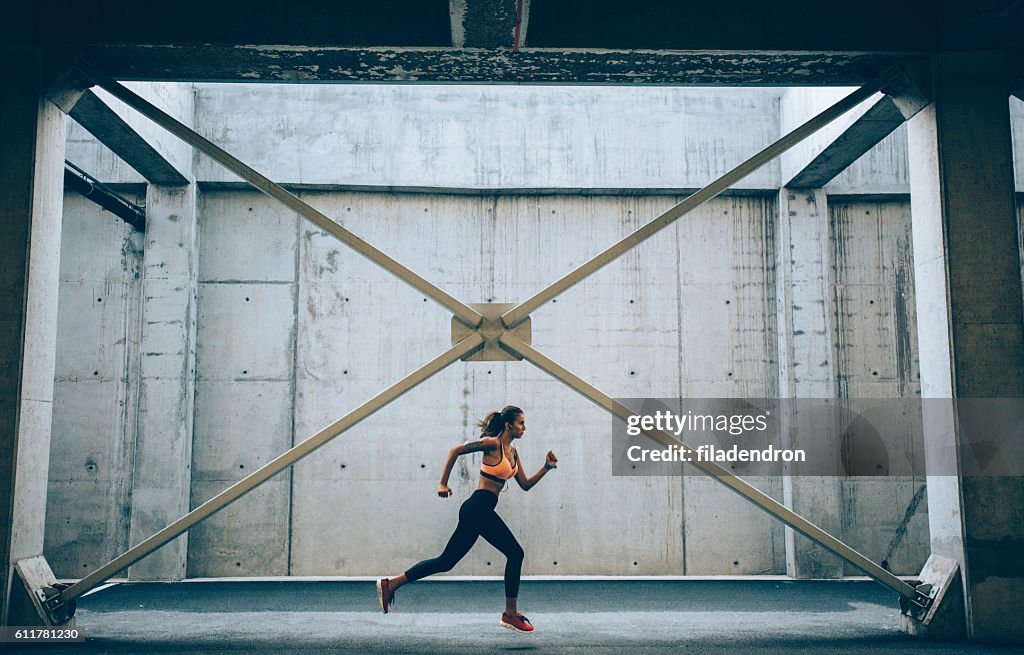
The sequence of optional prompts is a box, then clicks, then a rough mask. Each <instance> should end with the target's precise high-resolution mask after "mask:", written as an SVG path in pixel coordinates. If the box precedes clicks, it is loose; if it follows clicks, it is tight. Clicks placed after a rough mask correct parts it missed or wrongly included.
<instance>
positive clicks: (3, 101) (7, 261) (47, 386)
mask: <svg viewBox="0 0 1024 655" xmlns="http://www.w3.org/2000/svg"><path fill="white" fill-rule="evenodd" d="M0 62H3V63H2V64H0V69H2V71H3V80H4V84H3V95H2V96H0V143H2V144H3V146H2V147H0V198H2V199H3V200H2V202H0V243H3V248H0V539H2V541H0V553H2V558H3V563H2V565H3V577H2V582H0V585H2V589H0V591H2V595H0V602H2V606H0V618H2V620H3V623H4V624H6V622H7V611H8V609H9V606H10V604H9V601H10V598H9V594H10V591H11V572H12V566H13V564H14V562H16V561H18V560H20V559H24V558H27V557H33V556H37V555H42V552H43V533H44V529H45V523H46V522H45V518H46V484H47V473H48V470H49V456H50V417H51V414H52V409H53V372H54V365H55V360H56V347H57V344H56V340H57V291H58V285H59V277H60V275H59V274H60V232H61V211H62V208H63V202H64V182H63V179H64V178H63V174H64V173H63V170H64V138H65V121H66V119H67V116H66V115H65V114H64V113H63V111H61V109H60V108H58V107H57V106H56V105H54V104H53V103H52V102H50V101H49V100H47V99H45V98H43V97H42V96H41V93H40V91H41V89H40V86H39V75H38V74H37V69H38V67H37V65H36V56H35V54H34V53H32V52H25V51H21V50H13V51H12V50H10V49H7V48H5V49H3V51H0Z"/></svg>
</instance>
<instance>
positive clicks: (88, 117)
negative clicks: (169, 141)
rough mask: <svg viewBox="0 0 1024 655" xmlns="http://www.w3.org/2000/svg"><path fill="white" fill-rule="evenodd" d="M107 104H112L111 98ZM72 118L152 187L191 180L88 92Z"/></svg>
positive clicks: (107, 106) (73, 111) (84, 94)
mask: <svg viewBox="0 0 1024 655" xmlns="http://www.w3.org/2000/svg"><path fill="white" fill-rule="evenodd" d="M107 99H108V100H113V99H112V98H111V97H110V96H109V94H108V96H107ZM71 117H72V118H74V119H75V121H76V122H77V123H78V124H79V125H83V126H85V128H86V129H88V130H89V132H91V133H92V134H93V135H94V136H96V138H97V139H99V140H100V142H102V143H103V144H104V145H106V146H107V147H108V148H111V149H112V150H113V151H114V152H115V153H116V154H117V156H118V157H120V158H121V159H123V160H124V161H125V162H127V163H128V165H129V166H131V167H132V168H134V169H135V170H136V171H138V172H139V173H141V174H142V176H143V177H145V178H146V180H148V181H149V182H151V183H153V184H184V183H186V182H187V181H188V180H187V179H186V178H185V176H184V175H182V173H181V171H179V170H178V169H176V168H175V167H174V165H173V164H171V162H169V161H168V160H167V158H166V157H165V156H164V155H163V154H162V153H160V152H159V151H158V150H157V149H156V148H154V147H153V145H151V144H150V143H149V142H148V141H147V140H146V139H145V138H144V137H143V136H142V135H141V134H140V133H139V131H138V129H141V126H137V127H136V128H133V127H132V126H131V125H129V124H128V123H127V121H125V120H124V119H123V118H122V117H121V116H119V115H118V114H117V112H115V111H114V109H113V108H111V107H110V105H108V104H107V103H106V102H104V101H103V100H101V99H100V98H99V96H97V95H96V93H94V92H93V91H86V92H85V93H83V94H82V97H81V98H79V100H78V102H76V103H75V106H74V108H73V109H72V110H71Z"/></svg>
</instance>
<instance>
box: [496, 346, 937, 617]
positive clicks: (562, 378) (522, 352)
mask: <svg viewBox="0 0 1024 655" xmlns="http://www.w3.org/2000/svg"><path fill="white" fill-rule="evenodd" d="M499 342H500V343H501V346H502V347H503V348H505V349H506V350H508V351H509V352H510V353H512V354H513V355H515V356H516V357H521V358H523V359H525V360H527V361H528V362H530V363H531V364H533V365H534V366H536V367H537V368H539V369H540V370H542V371H544V372H545V373H547V374H548V375H550V376H551V377H553V378H555V379H556V380H558V381H559V382H562V383H563V384H565V385H566V386H568V387H569V388H571V389H572V390H573V391H575V392H576V393H578V394H580V395H581V396H583V397H584V398H586V399H587V400H589V401H591V402H593V403H594V404H596V405H598V406H599V407H602V408H603V409H605V410H607V411H608V412H610V413H611V414H613V415H614V416H617V417H618V418H620V419H622V420H623V421H628V420H629V418H630V417H631V416H635V415H636V412H634V411H633V410H631V409H629V408H628V407H626V406H625V405H623V404H622V403H620V402H618V401H616V400H615V399H614V398H612V397H611V396H609V395H608V394H606V393H604V392H603V391H601V390H600V389H598V388H597V387H595V386H594V385H592V384H590V383H588V382H587V381H585V380H584V379H583V378H581V377H579V376H578V375H576V374H575V373H573V372H571V371H569V370H568V369H566V368H565V367H563V366H561V365H559V364H558V363H557V362H555V361H554V360H552V359H550V358H548V357H546V356H545V355H544V354H543V353H542V352H540V351H539V350H537V349H536V348H534V347H533V346H531V345H529V344H528V343H526V342H525V341H523V340H521V339H519V338H517V337H515V336H514V335H512V334H511V333H509V332H505V333H504V334H502V335H501V337H500V339H499ZM643 432H644V433H645V434H647V435H648V436H650V437H651V438H652V439H654V440H655V441H657V442H658V443H660V444H662V445H664V446H668V447H675V446H681V447H683V448H686V449H688V450H692V449H691V448H690V447H689V446H687V445H686V444H685V443H683V442H682V441H679V440H678V439H676V438H675V437H673V436H671V435H669V434H668V433H667V432H663V431H661V430H643ZM689 463H690V464H693V466H696V467H697V468H698V469H700V471H701V472H703V473H705V474H707V475H709V476H711V477H713V478H715V479H717V480H718V481H719V482H721V483H722V484H724V485H725V486H727V487H729V488H730V489H732V490H733V491H735V492H736V493H738V494H739V495H741V496H743V497H744V498H745V499H747V500H749V501H750V502H752V503H754V504H755V505H757V506H758V507H759V508H761V509H762V510H764V511H766V512H768V513H769V514H771V515H772V516H774V517H775V518H777V519H779V520H780V521H782V522H783V523H785V524H786V525H788V526H789V527H791V528H793V529H794V530H796V531H797V532H800V533H801V534H803V535H805V536H807V537H808V538H809V539H811V540H813V541H816V542H818V543H819V544H821V545H822V546H824V547H825V548H827V549H828V550H830V551H832V552H833V553H835V554H836V555H838V556H839V557H841V558H843V559H844V560H846V561H848V562H850V563H851V564H853V565H854V566H856V567H857V568H859V569H861V570H862V571H864V572H865V573H867V574H868V575H869V576H871V577H872V578H874V579H875V580H877V581H878V582H880V583H882V584H883V585H885V586H886V587H889V588H890V589H892V590H893V591H895V592H896V593H898V594H900V596H903V597H905V598H907V599H908V600H910V601H912V602H914V603H917V604H922V603H924V604H926V603H927V602H928V601H929V600H930V599H929V598H928V597H927V596H923V595H922V594H920V593H919V592H918V591H917V589H915V588H914V587H913V586H911V585H909V584H907V583H906V582H904V581H902V580H900V579H899V578H898V577H896V576H895V575H893V574H892V573H890V572H889V571H886V570H885V569H883V568H882V567H881V566H879V565H878V564H876V563H874V562H873V561H871V560H870V559H868V558H867V557H865V556H864V555H862V554H861V553H859V552H857V551H856V550H854V549H853V548H851V547H850V546H848V545H846V544H845V543H843V542H842V541H840V540H838V539H836V538H835V537H833V536H832V535H831V534H829V533H827V532H825V531H824V530H822V529H821V528H819V527H818V526H816V525H815V524H813V523H811V522H810V521H809V520H807V519H806V518H804V517H803V516H800V515H799V514H797V513H796V512H794V511H793V510H791V509H789V508H788V507H786V506H785V505H783V504H782V503H780V502H779V501H777V500H775V499H774V498H772V497H771V496H769V495H768V494H766V493H764V492H763V491H761V490H760V489H758V488H757V487H755V486H753V485H751V484H750V483H748V482H746V481H745V480H743V479H742V478H739V477H737V476H736V475H733V474H732V473H731V472H729V471H728V470H727V469H724V468H722V467H721V466H719V465H718V464H715V463H714V462H705V461H701V460H694V461H692V462H689Z"/></svg>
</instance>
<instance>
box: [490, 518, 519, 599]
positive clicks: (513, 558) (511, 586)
mask: <svg viewBox="0 0 1024 655" xmlns="http://www.w3.org/2000/svg"><path fill="white" fill-rule="evenodd" d="M480 536H482V537H483V538H484V539H486V540H487V543H489V544H491V545H492V546H494V547H495V548H497V549H498V550H500V551H501V552H502V554H503V555H505V558H506V559H505V598H509V599H514V598H518V597H519V578H520V576H521V574H522V570H523V556H524V553H523V547H522V546H520V545H519V542H518V541H516V538H515V536H514V535H513V534H512V531H511V530H509V529H508V526H507V525H505V522H504V521H502V520H501V517H500V516H498V515H497V513H495V512H493V511H492V512H491V513H490V515H489V516H488V517H487V520H486V521H485V522H484V524H483V526H482V528H481V530H480ZM513 603H514V601H513ZM514 609H515V608H514V607H513V610H514Z"/></svg>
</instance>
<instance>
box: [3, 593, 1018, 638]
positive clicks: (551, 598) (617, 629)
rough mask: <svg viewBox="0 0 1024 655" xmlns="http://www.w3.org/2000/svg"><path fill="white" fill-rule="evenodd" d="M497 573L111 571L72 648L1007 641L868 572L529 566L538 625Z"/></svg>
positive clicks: (88, 605) (530, 606) (85, 602)
mask: <svg viewBox="0 0 1024 655" xmlns="http://www.w3.org/2000/svg"><path fill="white" fill-rule="evenodd" d="M503 595H504V594H503V591H502V586H501V583H500V581H491V580H486V581H479V580H473V581H444V580H428V581H423V582H420V583H418V584H415V585H410V586H408V587H405V588H403V589H401V590H400V591H399V593H398V596H397V604H396V606H395V608H394V609H393V611H392V613H390V614H388V615H383V614H381V613H380V611H379V610H378V609H377V605H376V603H377V599H376V594H375V591H374V587H373V583H372V582H352V581H329V582H310V581H280V582H277V581H274V582H252V581H248V582H235V581H210V582H186V583H169V584H159V583H140V584H121V585H116V586H113V587H110V588H107V589H103V590H101V591H99V592H98V593H95V594H92V595H89V596H86V597H84V598H82V599H81V600H80V603H79V608H78V613H77V615H76V618H77V620H78V625H79V627H80V628H82V629H84V631H85V633H86V643H85V644H74V645H36V646H32V647H25V648H23V649H21V650H18V651H10V652H31V653H43V652H63V653H68V652H74V653H129V652H131V653H145V654H146V655H159V654H162V653H186V652H187V653H243V652H244V653H274V654H275V655H287V654H290V653H313V652H317V653H321V652H330V653H359V654H364V653H374V652H381V653H494V652H502V651H535V652H543V653H587V654H591V653H669V652H679V651H684V650H685V651H686V652H689V653H725V652H729V653H733V652H753V653H786V654H787V655H793V654H794V653H820V652H825V651H826V650H829V651H839V652H847V653H879V652H899V653H901V655H911V654H913V653H997V652H998V653H1005V652H1024V648H998V647H991V646H981V645H975V644H969V643H931V642H924V641H919V640H917V639H915V638H912V637H908V636H906V635H904V634H903V633H902V632H900V630H899V613H898V610H897V603H896V597H895V594H893V593H892V592H890V591H889V590H887V589H885V588H884V587H882V586H881V585H878V584H877V583H875V582H872V581H849V580H847V581H790V580H764V581H761V580H757V581H751V580H729V579H725V580H685V579H684V580H642V581H637V580H622V581H597V580H581V581H550V580H526V581H524V582H523V587H522V591H521V593H520V600H521V606H520V610H521V611H523V613H524V614H526V615H527V616H528V617H530V619H531V621H532V622H533V624H534V626H536V628H537V630H536V632H534V633H533V634H531V635H521V634H518V633H514V632H511V631H509V630H504V629H502V628H500V627H499V626H498V620H499V617H500V613H501V610H502V603H503V600H502V598H503Z"/></svg>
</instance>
